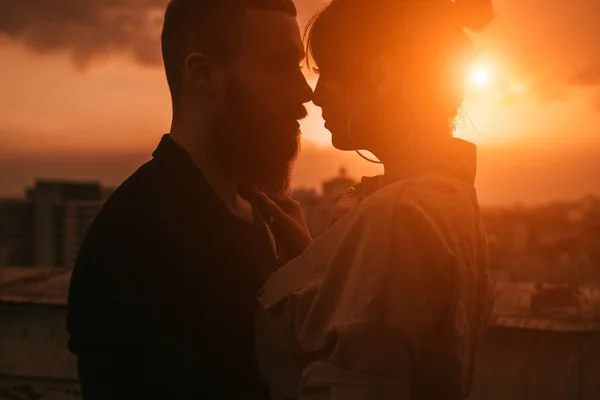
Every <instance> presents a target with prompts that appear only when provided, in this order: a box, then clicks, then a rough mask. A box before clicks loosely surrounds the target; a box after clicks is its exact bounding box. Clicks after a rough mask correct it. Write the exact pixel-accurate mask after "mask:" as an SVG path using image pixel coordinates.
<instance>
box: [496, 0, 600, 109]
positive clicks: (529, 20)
mask: <svg viewBox="0 0 600 400" xmlns="http://www.w3.org/2000/svg"><path fill="white" fill-rule="evenodd" d="M494 5H495V7H496V10H497V19H496V21H495V23H494V25H493V27H492V28H491V29H490V30H489V31H488V32H487V35H486V44H487V45H489V47H491V48H492V49H493V51H494V52H495V53H496V54H497V56H498V57H499V58H501V59H502V60H504V61H505V62H506V63H507V64H508V65H509V66H510V69H511V74H513V75H514V76H516V77H517V78H518V79H520V80H522V81H526V82H528V83H529V82H530V83H531V85H532V89H533V95H534V96H535V98H536V99H538V100H539V101H540V102H554V101H557V100H563V99H564V98H565V96H567V95H568V93H567V92H568V90H569V89H573V88H581V87H583V86H586V87H597V88H600V41H599V40H598V38H599V37H600V24H598V22H597V19H598V15H600V2H599V1H589V0H571V1H563V0H527V1H517V0H494Z"/></svg>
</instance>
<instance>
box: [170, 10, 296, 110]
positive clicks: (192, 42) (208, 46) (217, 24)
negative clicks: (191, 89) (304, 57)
mask: <svg viewBox="0 0 600 400" xmlns="http://www.w3.org/2000/svg"><path fill="white" fill-rule="evenodd" d="M249 8H256V9H262V10H273V11H281V12H284V13H286V14H289V15H291V16H293V17H296V7H295V6H294V3H293V1H292V0H170V1H169V4H168V6H167V10H166V12H165V19H164V24H163V30H162V35H161V46H162V57H163V62H164V66H165V73H166V76H167V83H168V84H169V89H170V90H171V97H172V99H173V103H174V105H175V104H176V103H177V101H178V99H179V97H180V95H181V91H182V88H183V66H184V63H185V59H186V57H187V56H188V55H189V54H190V53H192V52H196V51H198V52H203V53H206V54H209V55H210V56H212V57H214V58H216V59H217V60H219V61H220V62H223V63H228V62H230V61H232V60H233V59H235V57H236V55H237V54H238V51H239V44H240V41H241V38H242V29H243V19H244V14H245V12H246V11H247V10H248V9H249Z"/></svg>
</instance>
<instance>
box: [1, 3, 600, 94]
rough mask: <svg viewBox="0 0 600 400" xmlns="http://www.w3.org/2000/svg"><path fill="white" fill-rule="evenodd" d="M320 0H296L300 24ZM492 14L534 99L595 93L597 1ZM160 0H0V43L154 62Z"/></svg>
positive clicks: (79, 59) (495, 39) (500, 49)
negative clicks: (577, 91)
mask: <svg viewBox="0 0 600 400" xmlns="http://www.w3.org/2000/svg"><path fill="white" fill-rule="evenodd" d="M327 1H328V0H296V4H297V7H298V11H299V20H300V22H301V24H302V23H303V22H305V21H306V20H307V19H308V17H309V16H311V15H312V14H314V13H315V12H316V11H317V10H319V9H320V8H321V7H322V6H323V5H325V4H326V3H327ZM493 2H494V7H495V9H496V15H497V17H496V20H495V22H494V23H493V25H492V26H491V28H490V29H488V30H487V31H486V32H485V33H484V34H483V35H480V36H479V37H480V38H483V39H482V47H483V50H484V51H491V52H493V53H495V56H497V57H498V58H499V59H501V60H502V62H503V63H504V64H505V65H507V66H508V69H509V70H510V71H509V74H510V75H512V76H514V77H515V78H516V79H517V80H519V81H521V82H524V83H526V84H527V86H528V87H530V88H531V95H532V96H533V98H535V99H537V100H538V101H539V102H540V103H548V102H556V101H562V100H565V98H568V97H569V96H571V95H572V93H570V90H569V89H573V88H584V87H585V88H588V89H593V90H594V89H597V90H598V91H599V93H600V40H598V38H599V37H600V24H598V23H597V18H598V15H600V1H594V0H571V1H564V0H527V1H518V0H493ZM166 4H167V0H52V1H48V0H0V45H1V43H2V41H3V40H7V39H8V40H11V41H14V42H19V43H22V44H24V45H25V46H27V47H28V48H29V49H31V50H34V51H38V52H45V53H54V52H62V53H67V54H69V55H70V57H71V59H72V60H73V62H74V64H75V65H76V66H77V67H79V68H85V67H86V66H88V65H89V64H90V63H91V62H93V61H95V60H96V59H99V58H100V59H102V58H105V57H108V56H110V55H112V54H122V55H127V56H129V57H131V58H132V59H134V60H135V61H136V62H138V63H140V64H143V65H148V66H160V61H161V59H160V43H159V36H160V28H161V23H162V17H163V13H164V9H165V6H166Z"/></svg>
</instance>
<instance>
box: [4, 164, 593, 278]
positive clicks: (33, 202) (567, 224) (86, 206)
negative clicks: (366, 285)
mask: <svg viewBox="0 0 600 400" xmlns="http://www.w3.org/2000/svg"><path fill="white" fill-rule="evenodd" d="M356 182H358V179H355V178H353V177H351V176H348V174H347V173H346V170H345V169H344V168H341V169H340V171H339V174H338V175H337V176H335V177H332V178H331V179H329V180H327V181H324V182H323V183H322V185H321V188H319V189H316V188H311V189H297V190H295V191H294V192H293V197H294V198H296V199H297V200H298V201H299V202H300V204H301V206H302V209H303V212H304V215H305V218H306V221H307V224H308V226H309V229H310V231H311V233H312V234H313V236H315V237H316V236H318V235H319V234H321V233H322V232H323V231H324V230H325V229H327V227H328V225H329V222H330V220H331V216H332V213H333V209H334V207H335V205H336V203H337V201H338V199H339V197H340V196H341V195H342V194H343V193H344V192H346V191H347V189H348V187H350V186H351V185H353V184H355V183H356ZM113 190H114V189H113V188H105V187H103V186H102V185H101V184H100V183H99V182H76V181H60V180H41V179H40V180H37V181H36V182H34V184H33V186H32V187H30V188H27V189H26V192H25V194H24V197H23V198H19V199H4V200H2V199H0V267H69V266H72V264H73V262H74V260H75V258H76V256H77V252H78V250H79V246H80V245H81V243H82V241H83V239H84V237H85V234H86V231H87V228H88V227H89V225H90V224H91V223H92V221H93V219H94V218H95V216H96V215H97V214H98V212H99V211H100V210H101V208H102V206H103V204H104V202H105V201H106V200H107V199H108V197H110V195H111V194H112V192H113ZM482 214H483V216H484V219H485V222H486V227H487V230H488V236H489V241H490V251H491V260H492V273H493V275H494V279H495V280H496V281H520V282H544V283H550V284H569V285H580V284H585V283H591V282H597V281H600V197H598V196H593V195H590V196H587V197H585V198H583V199H580V200H578V201H572V202H560V203H548V204H543V205H539V206H537V207H527V208H526V207H517V206H515V207H509V208H484V209H482Z"/></svg>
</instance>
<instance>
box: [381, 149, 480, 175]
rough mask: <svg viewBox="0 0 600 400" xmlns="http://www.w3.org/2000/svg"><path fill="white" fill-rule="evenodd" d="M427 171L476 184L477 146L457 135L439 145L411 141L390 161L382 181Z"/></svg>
mask: <svg viewBox="0 0 600 400" xmlns="http://www.w3.org/2000/svg"><path fill="white" fill-rule="evenodd" d="M424 172H440V173H443V174H446V175H449V176H452V177H454V178H457V179H460V180H462V181H464V182H466V183H468V184H470V185H474V184H475V176H476V173H477V150H476V146H475V145H474V144H473V143H470V142H467V141H464V140H461V139H457V138H448V139H444V140H443V141H442V142H437V143H436V144H435V145H431V144H429V145H424V144H419V145H416V144H415V145H411V146H410V147H409V148H408V150H407V151H406V153H405V154H404V155H403V156H401V157H398V158H396V159H394V160H392V161H391V162H389V163H387V165H386V173H385V175H384V177H383V178H382V181H381V184H382V185H386V184H389V183H392V182H395V181H397V180H399V179H403V178H407V177H410V176H413V175H418V174H421V173H424Z"/></svg>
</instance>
